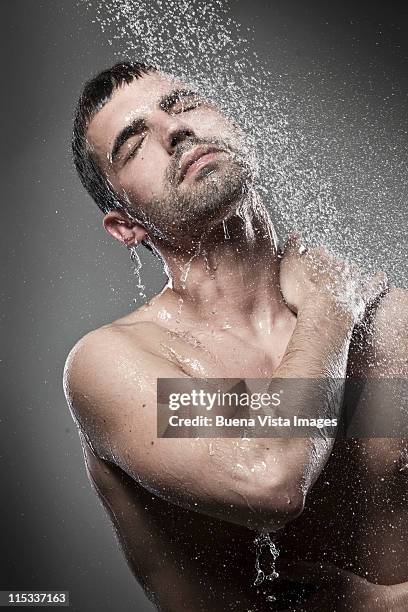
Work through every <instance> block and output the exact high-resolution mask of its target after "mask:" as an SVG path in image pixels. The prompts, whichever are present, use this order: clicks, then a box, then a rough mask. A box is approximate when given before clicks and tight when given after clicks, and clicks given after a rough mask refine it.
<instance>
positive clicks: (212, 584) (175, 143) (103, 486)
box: [64, 64, 408, 612]
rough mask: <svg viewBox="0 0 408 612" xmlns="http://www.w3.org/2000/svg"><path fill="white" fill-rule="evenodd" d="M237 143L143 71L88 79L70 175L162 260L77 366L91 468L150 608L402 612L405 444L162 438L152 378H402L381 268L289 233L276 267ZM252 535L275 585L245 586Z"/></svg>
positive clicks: (396, 293) (184, 94)
mask: <svg viewBox="0 0 408 612" xmlns="http://www.w3.org/2000/svg"><path fill="white" fill-rule="evenodd" d="M244 143H245V138H244V135H243V134H242V132H241V131H240V129H239V127H238V126H236V125H235V124H234V123H232V122H231V121H230V120H229V119H227V118H226V117H225V116H224V114H223V113H222V112H221V111H220V110H219V109H218V108H217V107H216V106H215V105H213V104H212V103H210V102H208V101H206V100H205V99H203V98H201V97H200V95H199V93H198V92H195V91H193V90H191V88H190V87H189V86H187V85H186V84H185V83H182V82H180V81H178V80H177V79H173V78H172V77H169V76H168V75H165V74H163V73H161V72H159V71H156V70H154V69H153V68H149V67H147V68H146V67H144V66H143V65H141V64H119V65H116V66H115V67H113V68H112V69H110V70H107V71H105V72H104V73H102V74H101V75H98V76H97V77H96V78H95V79H94V80H92V81H90V82H88V84H87V85H86V86H85V89H84V92H83V94H82V97H81V99H80V102H79V105H78V109H77V115H76V121H75V128H74V139H73V151H74V159H75V163H76V167H77V169H78V171H79V174H80V177H81V180H82V182H83V184H84V186H85V187H86V188H87V190H88V191H89V192H90V193H91V195H92V197H93V198H94V199H95V201H96V202H97V204H98V205H99V206H100V208H101V209H102V210H103V212H104V213H105V216H104V226H105V228H106V230H107V231H108V232H109V233H110V234H111V235H112V236H113V237H114V238H116V239H117V240H119V241H120V242H121V243H124V244H125V245H126V246H127V247H128V248H132V247H134V246H135V245H138V244H140V243H143V244H144V245H145V246H147V247H148V248H150V249H151V250H153V252H154V253H155V254H157V255H159V256H160V257H161V258H162V259H163V261H164V262H165V266H166V271H167V273H168V276H169V279H170V280H169V283H168V284H167V285H166V286H165V288H164V289H163V290H162V291H161V293H160V294H158V295H157V296H155V297H154V298H153V299H152V300H151V301H150V302H149V303H148V304H146V305H144V306H143V307H141V308H139V309H137V310H136V311H135V312H131V313H130V314H129V315H127V316H125V317H123V318H121V319H119V320H117V321H114V322H113V323H111V324H108V325H104V326H103V327H101V328H100V329H97V330H94V331H91V332H90V333H88V334H87V335H86V336H85V337H84V338H82V339H81V340H80V341H79V342H78V343H77V344H76V345H75V347H74V348H73V349H72V351H71V352H70V354H69V356H68V359H67V363H66V367H65V373H64V386H65V392H66V397H67V400H68V402H69V405H70V408H71V410H72V414H73V417H74V419H75V421H76V423H77V425H78V428H79V432H80V438H81V442H82V445H83V450H84V456H85V461H86V466H87V472H88V475H89V477H90V480H91V482H92V483H93V485H94V487H95V489H96V491H97V492H98V494H99V496H100V498H101V500H102V502H103V504H104V506H105V507H106V509H107V511H108V513H109V515H110V517H111V519H112V522H113V524H114V526H115V529H116V531H117V535H118V538H119V541H120V542H121V545H122V547H123V551H124V553H125V555H126V558H127V560H128V563H129V566H130V568H131V570H132V571H133V573H134V575H135V576H136V578H137V579H138V580H139V582H140V583H141V584H142V586H143V587H144V589H145V592H146V594H147V595H148V597H149V598H150V599H151V600H152V601H153V602H154V603H155V605H156V607H157V608H158V609H159V610H161V611H164V612H179V611H188V612H199V611H202V612H208V611H212V612H225V611H226V610H234V611H237V612H246V611H248V612H249V611H252V612H261V611H264V610H265V611H267V610H273V609H280V610H298V611H300V610H319V611H320V612H325V611H327V612H329V611H332V610H353V611H360V610H370V611H373V610H381V611H383V610H393V611H394V610H395V611H399V610H408V583H407V584H404V582H405V581H408V555H407V543H408V512H407V506H406V497H407V492H408V481H407V474H408V472H407V469H408V468H407V466H406V464H408V455H407V446H408V445H406V443H405V441H404V439H395V438H394V439H382V438H373V439H361V440H358V439H343V440H341V439H338V440H336V442H335V443H333V440H332V439H325V438H323V437H321V438H320V439H311V438H295V437H294V438H287V439H281V438H269V439H266V438H258V439H257V438H253V439H249V440H236V439H233V438H222V437H218V438H214V439H208V438H200V439H196V438H185V437H184V438H171V439H169V438H160V437H157V431H156V381H157V378H186V377H187V378H188V377H193V378H195V377H199V378H203V377H204V378H234V379H240V378H246V379H248V378H270V379H274V378H321V377H324V376H333V377H339V378H343V377H345V376H346V375H350V374H351V375H356V376H357V375H358V376H364V377H365V376H366V377H380V378H381V377H404V378H406V377H407V370H408V368H407V339H408V334H407V320H408V317H407V306H408V300H407V296H406V292H404V291H403V290H401V289H396V288H392V289H390V290H389V291H388V292H385V291H384V288H385V283H386V281H385V278H384V276H383V275H381V274H380V275H377V276H375V277H373V278H371V279H369V280H368V281H366V282H361V283H356V282H354V281H355V280H356V278H357V277H359V271H358V270H357V269H356V268H350V267H349V266H348V265H347V264H346V263H345V262H340V261H336V260H335V259H333V258H332V257H331V256H330V255H329V254H328V253H327V252H326V251H325V250H324V249H310V250H305V249H304V248H300V247H301V243H300V240H299V237H297V236H293V237H292V238H291V240H290V242H289V244H288V246H287V248H286V249H285V253H284V256H283V259H282V258H281V257H280V254H279V253H278V249H277V245H276V239H275V233H274V231H273V226H272V224H271V221H270V219H269V217H268V214H267V211H266V209H265V207H264V206H263V204H262V202H261V201H260V199H259V197H258V196H257V194H256V192H255V190H254V188H253V184H252V177H251V170H250V167H249V165H248V164H247V163H246V152H245V146H244ZM344 295H348V300H344ZM370 307H371V310H372V313H373V315H372V317H371V324H370V326H369V325H368V324H367V325H365V323H364V321H365V319H364V317H365V316H366V315H367V312H368V310H369V308H370ZM374 308H375V310H374ZM358 329H360V332H361V330H363V333H360V340H358V339H357V333H354V332H355V331H356V330H358ZM333 402H334V404H333ZM340 404H341V401H340V400H333V401H332V404H330V402H329V401H327V403H325V402H324V401H323V402H321V403H320V405H318V406H317V405H316V406H315V405H313V404H310V405H305V406H299V408H298V409H299V410H300V411H302V410H304V411H305V414H306V413H307V414H310V411H313V410H315V411H316V412H317V411H318V412H320V413H322V412H323V413H324V412H325V411H327V413H329V412H331V413H332V412H333V410H334V411H335V412H337V414H339V411H340V408H341V407H340ZM367 418H369V415H368V416H367ZM259 531H263V532H272V531H277V540H276V542H277V545H278V548H279V550H280V557H279V561H278V565H277V569H278V571H279V572H280V577H279V578H278V579H277V580H275V581H269V582H268V581H264V583H262V584H260V585H259V586H254V578H255V553H254V538H255V536H256V534H257V532H259ZM265 562H266V563H267V560H266V561H265ZM302 585H303V587H302ZM302 588H303V591H302ZM274 593H275V595H276V594H279V593H281V594H283V595H282V596H280V595H278V596H277V598H276V601H275V602H273V601H272V599H271V596H272V597H273V594H274ZM268 598H269V599H268Z"/></svg>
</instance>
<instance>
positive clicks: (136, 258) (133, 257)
mask: <svg viewBox="0 0 408 612" xmlns="http://www.w3.org/2000/svg"><path fill="white" fill-rule="evenodd" d="M129 250H130V259H131V261H132V262H133V263H134V264H135V266H134V268H133V274H134V275H135V276H136V279H137V285H136V286H137V288H138V289H139V296H140V297H141V298H143V299H146V294H145V292H144V290H145V286H144V285H143V284H142V278H141V276H140V271H141V269H142V262H141V261H140V257H139V255H138V252H137V250H136V247H135V246H131V247H130V248H129ZM134 301H135V302H136V301H137V298H135V299H134Z"/></svg>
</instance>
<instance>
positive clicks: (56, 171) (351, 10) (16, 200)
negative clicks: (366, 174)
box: [0, 0, 408, 612]
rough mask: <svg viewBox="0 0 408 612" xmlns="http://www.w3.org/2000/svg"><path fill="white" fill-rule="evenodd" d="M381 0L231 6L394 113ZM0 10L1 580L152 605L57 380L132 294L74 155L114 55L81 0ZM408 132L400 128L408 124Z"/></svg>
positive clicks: (101, 607) (396, 25) (293, 59)
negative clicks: (86, 89) (86, 105)
mask: <svg viewBox="0 0 408 612" xmlns="http://www.w3.org/2000/svg"><path fill="white" fill-rule="evenodd" d="M381 4H382V5H383V6H381ZM381 4H380V3H376V2H370V3H358V2H357V3H356V2H349V3H348V2H344V1H342V2H337V1H335V2H330V3H326V2H304V1H302V2H301V1H300V0H299V1H298V2H294V1H288V0H285V1H283V0H282V1H270V2H258V1H256V0H250V1H249V0H248V1H247V0H243V1H241V2H232V3H231V12H232V13H233V14H234V15H235V17H236V18H237V19H239V20H240V21H241V22H242V23H244V24H245V23H247V24H251V25H253V26H254V28H255V33H256V38H257V40H258V45H259V46H258V51H259V53H261V54H264V56H265V58H269V57H270V58H271V68H272V69H275V68H276V66H280V68H281V69H282V71H283V72H286V73H287V74H288V75H291V77H292V78H293V79H294V80H295V81H296V78H297V76H298V75H299V76H300V77H301V78H300V80H299V83H305V80H304V76H305V74H307V72H308V70H309V69H310V68H311V69H312V70H313V68H315V67H316V66H317V65H318V66H319V70H320V72H322V71H323V73H324V72H325V71H326V72H328V71H330V70H335V71H336V78H337V79H338V81H339V82H341V81H342V80H343V83H344V84H345V87H344V88H343V94H344V91H345V92H346V93H345V95H346V96H347V87H348V85H347V84H348V83H350V82H351V81H352V80H353V79H355V75H356V74H357V72H356V71H355V69H356V67H357V68H358V74H360V75H364V78H365V79H366V82H367V83H368V82H370V83H371V85H370V88H369V92H368V93H367V91H368V90H367V91H366V95H367V96H369V97H370V100H371V103H372V105H373V106H374V107H375V105H378V107H380V106H381V104H382V103H383V101H384V99H388V102H387V104H388V108H389V110H390V112H389V113H388V116H389V117H391V119H389V120H390V121H391V123H392V122H394V123H393V125H394V124H395V125H398V126H400V125H401V124H403V122H402V119H403V120H404V121H405V116H404V114H405V112H406V102H407V91H408V85H407V79H408V70H407V56H408V52H407V44H408V43H407V40H408V37H407V9H406V8H403V5H401V6H400V5H398V4H396V3H393V2H386V3H381ZM384 5H385V6H384ZM1 12H2V16H1V23H2V34H1V44H2V47H3V48H2V63H3V67H2V96H1V104H2V113H1V117H2V147H3V152H2V163H1V168H2V173H4V174H3V176H2V229H3V236H2V240H1V246H2V253H3V255H2V260H3V266H2V269H3V275H4V276H3V279H2V283H1V297H2V306H1V322H2V324H3V325H2V331H3V339H2V341H1V355H0V359H1V361H0V366H1V368H0V371H1V374H2V386H1V395H2V403H1V415H0V433H1V446H0V470H1V479H2V480H1V484H2V486H1V519H2V521H1V526H2V529H1V531H2V533H1V540H2V544H1V584H0V588H1V589H64V590H70V592H71V601H72V609H74V610H78V611H79V610H81V611H85V610H86V611H88V610H98V611H101V612H102V611H105V610H118V611H122V610H123V611H126V610H138V611H141V612H143V611H147V610H151V609H152V608H151V606H150V604H149V603H147V601H146V599H145V598H144V596H143V594H142V593H141V591H140V589H139V587H138V585H137V584H136V583H135V581H134V579H133V577H132V575H131V573H130V571H129V570H128V568H127V565H126V562H125V560H124V558H123V557H122V554H121V552H120V550H119V548H118V545H117V544H116V540H115V537H114V534H113V531H112V529H111V527H110V523H109V521H108V518H107V517H106V516H105V513H104V510H103V508H102V506H101V504H100V503H99V501H98V499H97V497H96V495H95V494H94V493H93V491H92V489H91V487H90V485H89V484H88V481H87V478H86V475H85V470H84V466H83V459H82V454H81V448H80V443H79V439H78V436H77V433H76V430H75V427H74V425H73V422H72V420H71V417H70V414H69V412H68V409H67V407H66V404H65V400H64V396H63V391H62V369H63V365H64V361H65V357H66V355H67V353H68V351H69V349H70V348H71V347H72V346H73V344H74V343H75V342H76V340H77V339H79V338H80V337H81V336H82V335H83V334H84V333H86V332H87V331H89V330H91V329H94V328H96V327H98V326H100V325H101V324H104V323H107V322H109V321H111V320H113V319H116V318H118V317H119V316H121V315H123V314H124V313H126V312H128V311H129V310H130V309H131V308H133V307H134V303H133V298H134V297H135V296H136V294H137V292H136V288H135V285H136V283H135V279H134V277H133V275H132V268H131V264H130V261H129V257H128V252H127V251H126V249H124V248H121V247H120V246H119V244H117V243H116V242H114V241H113V240H112V239H111V238H109V237H108V235H107V234H105V232H104V230H103V228H102V225H101V214H100V212H99V210H98V209H97V207H96V206H95V205H94V204H93V202H92V201H91V200H90V198H89V197H88V196H87V194H86V193H85V192H84V191H83V190H82V188H81V187H80V185H79V181H78V180H77V177H76V175H75V173H74V170H73V169H72V165H71V161H70V149H69V139H70V131H71V119H72V113H73V106H74V103H75V100H76V98H77V95H78V93H79V90H80V87H81V84H82V83H83V81H84V80H85V79H87V78H89V76H90V75H91V74H93V73H95V72H96V71H98V70H99V69H102V68H105V67H106V66H107V65H110V64H112V63H113V62H114V61H117V58H116V57H114V56H113V49H112V47H111V46H109V45H108V44H107V42H106V40H105V38H104V35H103V34H102V33H101V31H100V28H99V25H98V24H97V23H92V14H91V13H89V12H86V11H85V10H84V8H81V6H80V5H79V6H78V5H77V3H76V2H69V1H60V0H50V1H35V0H26V1H23V0H2V2H1ZM350 66H352V67H353V69H351V68H350ZM315 79H317V81H318V79H319V77H318V76H317V77H315ZM360 85H361V84H360ZM304 86H305V85H300V87H304ZM315 86H316V87H318V86H319V83H318V82H316V83H315ZM324 87H325V85H324V84H323V85H322V88H323V89H324ZM335 95H336V93H335V89H334V88H332V89H331V90H330V91H329V92H327V91H326V96H328V97H329V98H330V96H333V97H334V96H335ZM399 136H400V137H401V138H403V139H405V142H406V136H407V133H406V130H405V132H404V131H403V130H402V132H401V133H400V134H399ZM141 257H142V261H143V263H144V269H143V273H142V280H143V282H144V283H145V284H146V287H147V295H148V296H150V295H152V294H154V293H156V292H157V291H158V290H160V289H161V287H162V285H163V283H164V280H165V279H164V276H163V274H162V273H161V271H160V269H159V268H158V265H157V263H156V261H155V260H154V259H153V258H152V257H151V256H150V255H149V254H148V253H147V252H146V253H141ZM138 303H140V302H138Z"/></svg>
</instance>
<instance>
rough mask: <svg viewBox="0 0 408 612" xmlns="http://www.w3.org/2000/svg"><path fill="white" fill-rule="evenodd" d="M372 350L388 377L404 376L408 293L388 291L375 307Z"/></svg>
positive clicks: (407, 352) (407, 350) (396, 289)
mask: <svg viewBox="0 0 408 612" xmlns="http://www.w3.org/2000/svg"><path fill="white" fill-rule="evenodd" d="M371 336H372V340H371V342H372V349H373V354H374V356H375V358H376V359H377V361H378V362H379V363H381V364H382V365H383V366H386V367H387V369H388V370H389V375H390V376H395V377H398V376H403V377H405V376H408V367H407V358H408V290H407V289H402V288H400V287H392V288H391V289H390V290H389V291H388V293H387V294H386V295H385V296H384V297H383V299H382V300H381V301H380V303H379V304H378V307H377V309H376V311H375V315H374V318H373V325H372V334H371Z"/></svg>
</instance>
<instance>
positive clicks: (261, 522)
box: [239, 475, 306, 531]
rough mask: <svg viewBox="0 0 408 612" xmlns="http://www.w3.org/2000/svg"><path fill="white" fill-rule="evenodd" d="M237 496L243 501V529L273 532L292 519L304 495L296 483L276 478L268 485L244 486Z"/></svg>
mask: <svg viewBox="0 0 408 612" xmlns="http://www.w3.org/2000/svg"><path fill="white" fill-rule="evenodd" d="M246 489H247V490H246V491H245V492H244V491H240V492H239V495H240V496H242V498H243V499H244V500H246V505H247V508H248V509H249V512H248V513H247V515H246V516H247V521H246V523H247V525H246V526H247V527H248V528H249V529H254V530H256V531H277V530H278V529H282V527H285V525H286V524H287V523H290V522H291V521H293V520H294V519H296V518H297V517H298V516H299V515H300V514H301V513H302V512H303V509H304V507H305V500H306V492H305V488H304V487H303V486H302V482H300V481H298V480H297V479H294V478H290V477H285V476H283V475H282V476H277V477H275V478H273V479H272V478H271V479H270V480H269V481H268V482H265V483H257V486H256V487H255V486H254V485H253V483H248V485H247V486H246Z"/></svg>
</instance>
